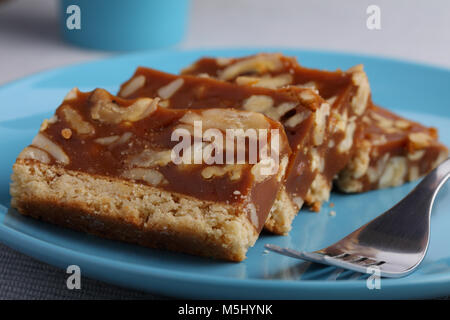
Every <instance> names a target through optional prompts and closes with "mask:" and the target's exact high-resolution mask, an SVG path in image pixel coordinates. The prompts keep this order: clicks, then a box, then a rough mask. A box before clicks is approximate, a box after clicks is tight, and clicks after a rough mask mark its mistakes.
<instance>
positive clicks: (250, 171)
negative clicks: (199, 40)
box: [10, 54, 448, 261]
mask: <svg viewBox="0 0 450 320" xmlns="http://www.w3.org/2000/svg"><path fill="white" fill-rule="evenodd" d="M232 130H234V131H232ZM230 132H233V133H234V134H235V135H234V136H233V137H232V140H233V142H234V141H235V140H234V139H235V138H236V139H237V140H238V139H239V138H240V137H241V138H243V140H241V141H244V144H243V145H244V146H245V147H246V148H241V149H240V148H239V146H238V147H236V148H234V145H233V144H231V143H230V144H229V143H228V142H229V139H228V137H229V133H230ZM236 132H237V134H236ZM255 132H256V133H258V134H253V135H252V134H251V133H255ZM196 133H200V136H201V138H200V141H196V139H198V137H197V136H196ZM174 135H175V139H174ZM180 137H181V138H183V139H182V140H183V141H184V138H186V141H187V143H186V144H185V145H184V147H187V149H183V152H182V153H179V155H180V157H178V158H177V157H175V156H174V154H175V155H176V154H177V152H176V151H177V148H179V146H180V144H179V143H180V141H181V140H180V139H177V138H180ZM212 137H214V139H212ZM220 137H226V138H225V140H223V141H220V139H219V138H220ZM202 139H203V140H202ZM208 139H209V140H208ZM196 142H198V143H197V144H196ZM207 142H210V143H207ZM250 145H257V146H259V150H258V152H256V156H255V154H254V153H252V152H251V151H252V148H251V147H250ZM230 148H231V149H230ZM263 149H264V150H265V151H268V152H266V153H267V154H266V155H265V154H264V152H261V150H263ZM186 150H187V151H186ZM207 150H208V151H209V152H206V151H207ZM230 150H231V151H230ZM198 152H199V153H198ZM198 154H200V156H199V157H197V155H198ZM205 154H207V156H205ZM240 155H241V156H242V157H240V158H239V156H240ZM447 156H448V150H447V148H446V147H445V146H444V145H442V144H441V143H439V142H438V137H437V131H436V130H435V129H433V128H427V127H424V126H422V125H420V124H418V123H416V122H412V121H409V120H406V119H404V118H402V117H400V116H398V115H395V114H393V113H392V112H390V111H387V110H385V109H383V108H381V107H379V106H376V105H374V104H373V102H372V98H371V91H370V85H369V81H368V78H367V76H366V74H365V72H364V70H363V67H362V66H360V65H358V66H355V67H353V68H350V69H349V70H346V71H340V70H338V71H334V72H330V71H321V70H314V69H308V68H305V67H303V66H300V65H299V64H298V62H297V61H296V59H294V58H291V57H286V56H283V55H282V54H258V55H254V56H248V57H241V58H202V59H200V60H198V61H196V62H194V63H193V64H192V65H191V66H189V67H187V68H185V69H184V70H183V71H182V72H181V75H174V74H169V73H164V72H161V71H157V70H153V69H149V68H143V67H140V68H138V69H137V70H136V72H135V73H134V75H133V76H132V77H131V79H129V80H128V81H126V82H125V83H123V84H122V86H121V88H120V91H119V92H118V94H117V96H114V95H112V94H110V93H108V92H107V91H105V90H102V89H96V90H94V91H92V92H80V91H78V90H77V89H76V88H75V89H73V90H71V91H70V92H69V93H68V94H67V96H66V97H65V99H64V101H63V102H62V104H61V105H60V106H59V107H58V108H57V110H56V112H55V115H54V116H53V117H52V118H51V119H48V120H44V122H43V123H42V126H41V128H40V130H39V133H38V134H37V135H36V137H35V138H34V139H33V141H32V143H31V145H29V146H28V147H26V148H25V149H24V150H23V151H22V152H21V153H20V155H19V156H18V158H17V160H16V163H15V164H14V168H13V175H12V184H11V190H10V191H11V195H12V202H11V205H12V207H15V208H17V209H18V210H19V212H21V213H22V214H25V215H28V216H32V217H34V218H38V219H42V220H45V221H48V222H52V223H55V224H58V225H61V226H65V227H70V228H73V229H76V230H81V231H84V232H88V233H92V234H96V235H99V236H102V237H106V238H111V239H117V240H123V241H127V242H132V243H137V244H140V245H143V246H148V247H152V248H164V249H169V250H174V251H179V252H185V253H191V254H196V255H202V256H207V257H214V258H219V259H225V260H231V261H242V260H243V259H245V256H246V252H247V250H248V249H249V247H251V246H253V244H254V243H255V241H256V240H257V238H258V236H259V233H260V232H261V230H262V229H263V228H264V229H266V230H268V231H270V232H273V233H275V234H280V235H284V234H287V233H288V232H289V231H290V230H291V225H292V222H293V220H294V218H295V216H296V214H297V213H298V211H299V210H300V208H301V207H302V206H304V205H305V206H308V207H310V208H311V209H312V210H315V211H319V210H320V207H321V204H322V203H323V202H326V201H328V200H329V197H330V191H331V189H332V187H333V185H334V186H335V187H336V188H337V189H338V190H340V191H343V192H349V193H350V192H351V193H354V192H365V191H369V190H374V189H381V188H387V187H394V186H398V185H401V184H403V183H405V182H408V181H412V180H415V179H417V178H419V177H421V176H423V175H425V174H426V173H428V172H429V171H430V170H431V169H433V168H434V167H436V166H437V165H438V164H439V163H440V162H442V161H443V160H445V159H446V158H447ZM213 160H214V161H213ZM293 232H295V230H294V231H293Z"/></svg>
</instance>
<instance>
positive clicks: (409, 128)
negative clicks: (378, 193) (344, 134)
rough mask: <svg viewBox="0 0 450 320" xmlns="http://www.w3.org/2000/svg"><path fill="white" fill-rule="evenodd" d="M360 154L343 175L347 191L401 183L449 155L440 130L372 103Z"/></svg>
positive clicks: (339, 182)
mask: <svg viewBox="0 0 450 320" xmlns="http://www.w3.org/2000/svg"><path fill="white" fill-rule="evenodd" d="M363 122H364V126H365V128H364V130H363V131H362V133H361V135H362V136H361V137H360V138H358V139H357V148H356V150H357V151H356V153H355V155H354V156H353V158H352V159H351V160H350V162H349V163H348V164H347V166H346V167H345V169H344V170H343V171H341V173H340V174H339V178H338V179H337V181H336V184H337V186H338V187H339V189H340V190H342V191H344V192H363V191H369V190H375V189H382V188H388V187H394V186H399V185H401V184H403V183H405V182H408V181H413V180H416V179H418V178H419V177H421V176H423V175H425V174H427V173H428V172H430V171H431V170H432V169H433V168H435V167H436V166H437V165H438V164H440V163H441V162H442V161H444V160H445V159H446V158H447V157H448V150H447V148H446V147H445V146H444V145H442V144H441V143H439V141H438V136H437V131H436V129H434V128H428V127H425V126H423V125H421V124H419V123H417V122H413V121H410V120H407V119H405V118H402V117H400V116H398V115H395V114H394V113H392V112H390V111H388V110H385V109H383V108H381V107H378V106H375V105H373V104H371V105H370V106H369V108H368V110H367V113H366V115H365V116H364V118H363Z"/></svg>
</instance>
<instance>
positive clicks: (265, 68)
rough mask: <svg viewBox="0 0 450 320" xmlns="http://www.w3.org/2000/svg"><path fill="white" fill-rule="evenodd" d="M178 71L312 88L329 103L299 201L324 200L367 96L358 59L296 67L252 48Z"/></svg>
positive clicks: (315, 203)
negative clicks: (314, 170) (315, 166)
mask: <svg viewBox="0 0 450 320" xmlns="http://www.w3.org/2000/svg"><path fill="white" fill-rule="evenodd" d="M182 74H185V75H197V76H206V77H213V78H217V79H219V80H223V81H228V82H233V83H236V84H238V85H246V86H252V87H269V88H280V87H286V86H297V87H301V88H311V89H313V90H316V92H317V93H318V94H319V95H320V96H321V97H322V98H324V99H325V100H326V101H328V103H329V104H330V105H331V110H330V121H328V128H327V132H328V133H327V136H326V137H325V139H327V143H326V144H324V145H322V147H321V149H319V150H318V152H317V153H318V154H319V155H320V158H319V159H320V160H319V163H320V168H321V170H320V174H318V175H317V176H316V177H315V179H314V181H313V183H312V184H311V187H310V188H309V190H308V193H307V196H306V198H305V201H306V202H307V203H308V204H309V205H311V206H312V208H313V210H316V211H317V210H319V209H320V204H321V203H322V202H323V201H328V199H329V195H330V191H331V188H332V181H333V179H334V178H335V177H336V175H337V174H338V172H339V171H340V170H342V169H343V168H344V167H345V166H346V165H347V163H348V161H349V160H350V158H351V156H352V155H353V154H354V152H355V143H354V136H355V133H356V132H357V131H358V130H359V129H358V128H359V127H360V123H361V119H362V116H363V115H364V113H365V110H366V107H367V104H368V101H370V86H369V82H368V80H367V76H366V74H365V72H364V71H363V68H362V66H361V65H358V66H355V67H353V68H350V69H349V70H347V71H340V70H338V71H333V72H330V71H322V70H315V69H308V68H305V67H302V66H300V65H299V64H298V63H297V61H296V59H294V58H291V57H286V56H283V55H281V54H258V55H254V56H248V57H242V58H202V59H199V60H198V61H196V62H194V63H193V64H192V65H191V66H189V67H188V68H186V69H184V70H183V71H182ZM298 165H299V166H303V165H304V164H303V163H300V164H298ZM298 170H301V168H300V167H299V168H298Z"/></svg>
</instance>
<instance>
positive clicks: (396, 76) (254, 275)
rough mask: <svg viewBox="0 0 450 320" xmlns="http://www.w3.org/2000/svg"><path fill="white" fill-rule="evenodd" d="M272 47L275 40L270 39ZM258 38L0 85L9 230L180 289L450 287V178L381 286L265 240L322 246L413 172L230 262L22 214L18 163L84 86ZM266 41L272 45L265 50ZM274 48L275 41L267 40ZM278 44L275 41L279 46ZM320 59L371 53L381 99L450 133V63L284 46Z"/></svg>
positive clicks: (17, 237) (336, 60) (235, 294)
mask: <svg viewBox="0 0 450 320" xmlns="http://www.w3.org/2000/svg"><path fill="white" fill-rule="evenodd" d="M263 50H264V49H263ZM256 51H257V50H215V51H164V52H151V53H139V54H133V55H126V56H119V57H114V58H110V59H105V60H101V61H96V62H91V63H86V64H80V65H74V66H69V67H65V68H61V69H56V70H51V71H47V72H43V73H40V74H36V75H33V76H31V77H28V78H25V79H22V80H19V81H16V82H14V83H11V84H8V85H5V86H3V87H1V88H0V101H1V104H2V107H1V113H0V136H2V137H3V138H2V139H0V150H1V155H2V156H1V157H0V166H1V168H2V170H1V171H0V204H1V205H2V207H1V208H2V209H1V210H0V240H1V241H2V242H3V243H5V244H7V245H8V246H10V247H12V248H14V249H17V250H19V251H21V252H24V253H25V254H28V255H30V256H33V257H35V258H37V259H39V260H42V261H45V262H48V263H50V264H53V265H56V266H59V267H61V268H66V267H67V266H68V265H71V264H76V265H79V266H80V267H81V271H82V274H84V275H87V276H89V277H92V278H96V279H100V280H104V281H106V282H111V283H115V284H118V285H121V286H125V287H131V288H136V289H141V290H146V291H151V292H154V293H159V294H164V295H168V296H178V297H188V298H247V299H248V298H258V299H259V298H269V299H273V298H275V299H276V298H284V299H297V298H339V299H341V298H358V299H360V298H369V299H370V298H425V297H437V296H444V295H449V294H450V250H449V243H450V235H449V232H448V230H450V215H448V213H449V211H450V188H449V187H448V186H446V187H444V189H443V190H442V191H441V192H440V194H439V195H438V197H437V200H436V205H435V207H434V210H433V217H432V225H431V229H432V234H431V244H430V247H429V251H428V254H427V256H426V258H425V260H424V261H423V263H422V265H421V266H420V268H419V269H418V270H417V271H416V272H415V273H413V274H412V275H410V276H408V277H406V278H402V279H381V289H379V290H376V289H374V290H369V289H368V288H367V285H366V278H367V277H365V276H362V275H360V274H355V273H351V272H348V271H344V272H343V271H342V270H339V269H335V268H332V267H322V266H318V265H311V264H309V263H305V262H302V261H299V260H294V259H291V258H287V257H282V256H279V255H277V254H275V253H268V252H266V251H265V250H264V244H265V243H274V244H277V245H280V246H287V247H290V248H294V249H299V250H316V249H319V248H322V247H324V246H327V245H329V244H331V243H333V242H334V241H336V240H338V239H340V238H341V237H343V236H344V235H346V234H347V233H349V232H350V231H352V230H354V229H356V228H357V227H359V226H361V225H362V224H364V223H366V222H368V221H369V220H371V219H373V218H374V217H376V216H377V215H379V214H380V213H382V212H383V211H385V210H386V209H388V208H389V207H391V206H392V205H393V204H394V203H396V202H397V201H399V200H400V199H401V198H402V197H403V196H405V195H406V194H407V193H408V192H409V191H410V190H411V189H412V188H413V187H414V185H415V184H414V183H410V184H407V185H404V186H401V187H398V188H393V189H388V190H381V191H372V192H368V193H365V194H359V195H341V194H333V195H332V197H331V201H332V202H334V203H335V207H334V208H333V209H332V210H334V211H336V212H337V215H336V216H330V215H329V211H330V210H331V208H329V207H328V205H326V204H325V205H324V207H323V209H322V211H321V212H320V213H318V214H317V213H312V212H308V211H302V212H301V213H300V214H299V216H298V217H297V218H296V220H295V222H294V225H293V228H292V231H291V232H290V234H289V235H288V236H285V237H281V236H273V235H268V234H263V235H262V236H261V237H260V238H259V240H258V241H257V243H256V245H255V246H254V247H253V248H251V249H250V250H249V252H248V258H247V260H245V261H244V262H242V263H227V262H220V261H213V260H209V259H204V258H199V257H193V256H189V255H184V254H175V253H171V252H165V251H158V250H151V249H147V248H141V247H138V246H134V245H129V244H125V243H120V242H116V241H109V240H104V239H100V238H97V237H94V236H90V235H85V234H83V233H78V232H74V231H70V230H66V229H62V228H59V227H55V226H53V225H50V224H46V223H42V222H39V221H35V220H33V219H30V218H26V217H22V216H20V215H19V214H18V213H17V212H16V211H15V210H12V209H9V202H10V197H9V194H8V190H9V181H10V174H11V167H12V164H13V162H14V160H15V158H16V156H17V154H18V153H19V152H20V150H21V149H22V148H23V147H25V146H26V145H28V144H29V143H30V141H31V139H32V137H33V136H34V135H35V134H36V132H37V130H38V128H39V125H40V123H41V121H42V119H43V118H45V117H48V116H50V115H51V114H52V113H53V111H54V109H55V108H56V107H57V106H58V105H59V103H60V102H61V101H62V99H63V97H64V96H65V94H66V93H67V92H68V91H69V89H71V88H72V87H74V86H78V87H79V88H80V89H81V90H92V89H94V88H95V87H103V88H106V89H109V90H111V91H112V92H117V90H118V87H119V84H120V83H121V82H123V81H124V80H126V79H128V78H129V77H130V76H131V74H132V73H133V72H134V69H135V68H136V67H137V66H138V65H144V66H149V67H153V68H158V69H162V70H165V71H169V72H178V71H179V70H180V69H181V68H182V67H184V66H186V65H188V64H189V63H191V62H192V61H194V60H195V59H197V58H198V57H200V56H203V55H213V56H240V55H246V54H250V53H253V52H256ZM258 51H261V50H258ZM264 51H269V50H264ZM270 51H273V50H270ZM276 51H282V52H284V53H285V54H288V55H293V56H297V57H298V59H299V61H300V63H302V64H303V65H305V66H309V67H317V68H325V69H336V68H342V69H346V68H348V67H350V66H352V65H355V64H359V63H363V64H364V65H365V68H366V71H367V73H368V75H369V79H370V82H371V85H372V92H373V96H374V100H375V102H377V103H379V104H381V105H383V106H386V107H389V108H391V109H393V110H395V111H396V112H398V113H400V114H401V115H404V116H406V117H409V118H412V119H416V120H419V121H420V122H422V123H424V124H427V125H431V126H435V127H437V128H438V129H439V132H440V135H441V140H442V141H443V142H444V143H446V144H447V145H450V99H449V98H448V89H449V88H450V70H445V69H439V68H436V67H431V66H424V65H419V64H415V63H409V62H402V61H396V60H391V59H382V58H374V57H367V56H359V55H350V54H337V53H326V52H313V51H299V50H283V49H279V50H276Z"/></svg>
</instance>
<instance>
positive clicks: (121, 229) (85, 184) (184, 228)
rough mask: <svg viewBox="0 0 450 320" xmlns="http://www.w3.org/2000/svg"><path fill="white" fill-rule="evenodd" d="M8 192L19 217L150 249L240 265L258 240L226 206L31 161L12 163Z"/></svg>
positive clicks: (239, 214)
mask: <svg viewBox="0 0 450 320" xmlns="http://www.w3.org/2000/svg"><path fill="white" fill-rule="evenodd" d="M10 192H11V195H12V201H11V206H12V207H14V208H17V209H18V210H19V212H21V213H22V214H24V215H28V216H31V217H34V218H38V219H42V220H44V221H47V222H51V223H54V224H57V225H60V226H64V227H68V228H71V229H75V230H79V231H83V232H87V233H90V234H94V235H98V236H101V237H105V238H108V239H115V240H122V241H126V242H131V243H137V244H139V245H142V246H146V247H151V248H164V249H169V250H173V251H178V252H185V253H190V254H196V255H201V256H206V257H214V258H218V259H225V260H230V261H242V260H244V259H245V254H246V252H247V249H248V248H249V247H250V246H252V245H253V244H254V243H255V241H256V239H257V236H258V235H257V233H256V232H255V230H254V228H253V226H252V225H251V223H250V222H249V221H248V219H247V218H246V216H245V215H244V214H243V213H242V211H241V210H239V209H236V208H233V207H232V206H226V205H218V204H215V203H211V202H207V201H200V200H197V199H193V198H189V197H186V196H183V195H179V194H175V193H170V192H167V191H164V190H161V189H158V188H155V187H150V186H146V185H137V184H133V183H131V182H129V181H125V180H119V179H114V178H106V177H99V176H94V175H89V174H86V173H82V172H74V171H70V170H65V169H62V168H57V167H54V166H49V165H45V164H41V163H38V162H36V161H30V160H20V159H19V160H18V161H17V162H16V164H15V165H14V167H13V175H12V184H11V189H10Z"/></svg>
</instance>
